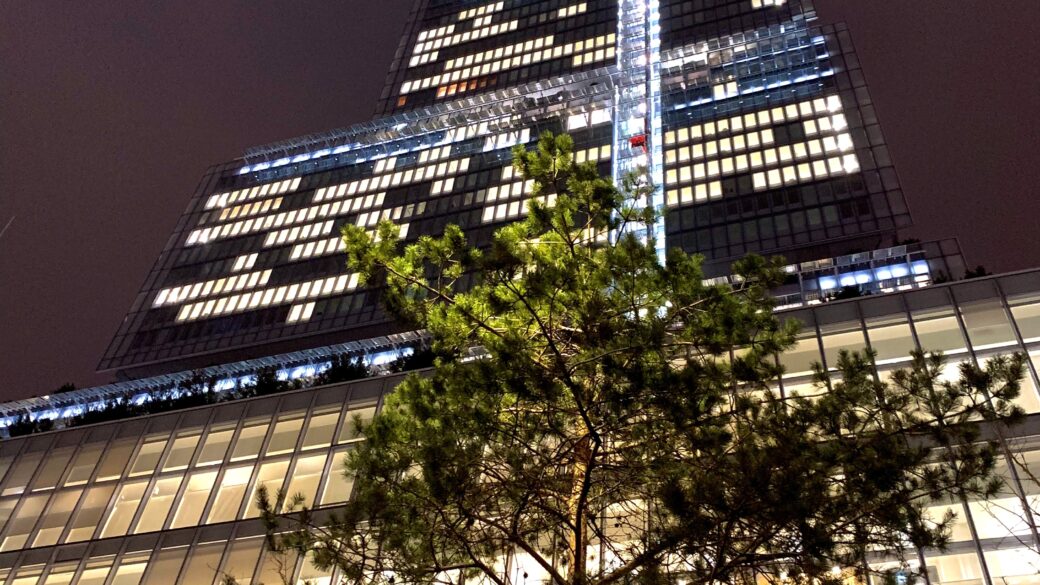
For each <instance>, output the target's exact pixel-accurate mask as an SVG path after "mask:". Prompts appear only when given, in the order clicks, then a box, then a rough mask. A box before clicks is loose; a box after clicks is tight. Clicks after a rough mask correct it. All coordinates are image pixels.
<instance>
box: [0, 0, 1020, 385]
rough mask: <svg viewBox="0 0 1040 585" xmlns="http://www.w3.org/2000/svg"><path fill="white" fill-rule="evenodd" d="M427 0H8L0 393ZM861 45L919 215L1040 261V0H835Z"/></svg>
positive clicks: (55, 355) (373, 77)
mask: <svg viewBox="0 0 1040 585" xmlns="http://www.w3.org/2000/svg"><path fill="white" fill-rule="evenodd" d="M410 4H411V1H410V0H378V2H362V1H360V0H347V1H340V2H315V1H311V0H296V1H294V2H286V3H281V2H278V3H276V2H264V1H260V2H257V1H256V0H249V1H246V0H236V1H227V2H212V1H208V2H202V1H200V0H178V1H177V2H62V3H55V2H40V1H35V0H11V1H6V2H2V3H0V229H3V226H4V225H6V224H7V222H8V220H10V219H11V217H12V216H13V217H14V221H13V223H11V225H10V227H9V228H8V229H7V231H6V233H4V234H3V235H2V236H0V400H10V399H16V398H22V397H26V396H32V395H39V394H46V393H48V392H50V391H52V390H54V389H55V388H57V387H58V386H59V385H61V384H62V383H64V382H74V383H75V384H76V385H77V386H79V387H85V386H91V385H95V384H101V383H105V382H108V381H110V378H109V377H108V376H101V375H97V374H95V373H94V368H95V366H96V365H97V362H98V360H99V358H100V357H101V354H102V353H103V351H104V349H105V347H106V346H107V344H108V341H109V340H110V338H111V336H112V335H113V333H114V332H115V330H116V328H117V326H118V324H119V322H120V319H122V318H123V315H124V314H125V312H126V310H127V309H128V308H129V306H130V303H131V301H132V300H133V298H134V296H135V295H136V293H137V291H138V288H139V287H140V285H141V283H142V282H143V280H144V277H145V275H146V274H147V272H148V270H149V269H150V268H151V266H152V263H153V262H154V261H155V259H156V257H157V256H158V254H159V252H160V250H161V249H162V248H163V246H164V244H165V242H166V238H167V237H168V236H169V234H170V232H171V231H172V229H173V227H174V224H175V223H176V221H177V219H178V217H179V216H180V214H181V212H183V210H184V208H185V206H186V205H187V202H188V200H189V198H190V196H191V194H192V193H193V192H194V189H195V186H196V184H197V182H198V180H199V178H200V177H201V176H202V175H203V173H204V171H205V170H206V168H207V167H208V166H210V165H212V164H214V163H218V162H222V161H226V160H230V159H233V158H235V157H237V156H239V155H241V154H242V152H243V150H245V149H246V148H248V147H250V146H254V145H259V144H264V143H268V142H273V141H277V140H281V139H285V138H291V137H293V136H298V135H302V134H308V133H311V132H318V131H322V130H327V129H330V128H335V127H340V126H345V125H348V124H351V123H354V122H360V121H364V120H367V119H368V118H369V117H370V116H371V114H372V112H373V110H374V107H375V101H376V98H377V97H378V94H379V92H380V90H381V89H382V86H383V81H384V75H385V72H386V69H387V68H388V66H389V64H390V60H391V58H392V56H393V52H394V50H395V49H396V47H397V42H398V37H399V34H400V32H401V30H402V28H403V24H404V19H405V17H406V16H407V13H408V9H409V7H410ZM817 9H818V11H819V13H820V16H821V18H820V22H823V23H831V22H838V21H845V22H847V23H848V24H849V27H850V29H851V32H852V35H853V38H854V40H855V41H856V45H857V49H858V52H859V56H860V59H861V61H862V64H863V69H864V71H865V73H866V76H867V80H868V83H869V84H870V91H871V94H872V96H873V98H874V101H875V104H876V105H877V109H878V112H879V115H880V118H881V123H882V128H883V130H884V132H885V135H886V138H887V140H888V143H889V146H890V149H891V151H892V155H893V158H894V160H895V164H896V168H897V170H898V172H899V175H900V179H901V181H902V185H903V189H904V191H905V192H906V195H907V199H908V200H909V203H910V208H911V212H912V213H913V216H914V220H915V223H916V226H915V228H914V229H913V230H910V231H909V232H907V233H906V236H913V237H918V238H921V239H935V238H942V237H950V236H954V237H957V238H959V239H960V242H961V245H962V247H963V248H964V250H965V254H966V256H967V260H968V262H969V263H971V264H973V265H974V264H984V265H985V266H986V267H987V268H988V269H989V270H990V271H992V272H997V271H1010V270H1018V269H1023V268H1029V267H1034V266H1040V236H1038V235H1037V233H1036V225H1037V222H1038V220H1040V190H1038V189H1037V185H1040V164H1038V163H1040V161H1038V159H1037V149H1038V147H1040V123H1038V116H1040V114H1038V112H1040V58H1038V55H1040V31H1038V29H1037V27H1038V25H1037V23H1038V22H1040V2H1037V0H1004V1H1000V2H993V1H987V2H982V1H971V2H969V1H964V0H954V1H951V0H927V1H925V0H913V1H905V0H898V1H897V0H889V1H884V2H882V1H864V0H817Z"/></svg>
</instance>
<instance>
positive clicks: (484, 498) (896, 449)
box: [260, 133, 1018, 585]
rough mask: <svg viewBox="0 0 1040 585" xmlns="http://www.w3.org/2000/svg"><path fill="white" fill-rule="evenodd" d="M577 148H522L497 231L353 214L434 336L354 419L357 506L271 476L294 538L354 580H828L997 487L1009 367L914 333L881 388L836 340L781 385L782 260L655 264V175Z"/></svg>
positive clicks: (374, 279)
mask: <svg viewBox="0 0 1040 585" xmlns="http://www.w3.org/2000/svg"><path fill="white" fill-rule="evenodd" d="M571 152H572V141H571V139H570V138H569V137H568V136H565V135H560V136H553V135H551V134H548V133H547V134H544V135H542V136H541V137H540V139H539V141H538V144H537V148H536V149H534V150H533V151H527V150H525V149H524V148H522V147H517V148H515V149H514V152H513V156H514V165H515V167H516V169H517V171H518V172H519V174H521V175H522V176H523V177H524V178H525V179H527V180H530V181H533V186H534V189H533V200H532V201H531V203H530V204H529V213H528V216H527V217H526V218H525V219H524V220H523V221H519V222H517V223H514V224H511V225H508V226H506V227H503V228H501V229H499V230H498V231H497V232H496V234H495V237H494V240H493V242H492V243H491V244H490V246H487V247H485V248H477V247H474V246H472V245H470V244H469V243H468V242H467V240H466V238H465V236H464V234H463V232H462V231H461V230H460V229H459V228H458V227H455V226H449V227H448V228H447V229H446V230H445V232H444V234H443V236H441V237H422V238H420V239H419V241H418V242H417V243H414V244H412V245H409V246H407V247H403V249H402V246H401V245H400V243H399V242H398V241H397V240H396V228H395V227H394V226H393V225H392V224H390V223H384V224H382V225H380V226H379V228H378V237H374V238H373V237H370V236H369V235H368V234H366V233H365V232H364V230H362V229H360V228H357V227H353V226H351V227H347V228H345V230H344V242H345V248H346V251H347V255H348V258H349V259H348V265H349V266H350V268H351V269H352V270H355V271H357V272H360V273H361V274H362V275H363V276H364V277H365V278H366V279H367V282H369V283H370V284H373V285H379V286H381V287H383V290H384V291H385V293H384V295H385V301H386V304H387V306H388V307H389V308H390V310H391V311H392V312H393V313H394V314H396V315H397V316H398V317H399V318H401V319H403V320H404V321H406V322H407V323H408V324H410V325H412V326H414V327H416V328H422V329H425V330H426V331H427V332H428V333H429V335H430V336H431V337H432V350H433V351H434V353H435V354H436V355H437V356H438V357H437V360H436V366H435V368H434V369H433V371H432V373H428V374H426V375H415V374H413V375H410V376H408V377H406V378H405V380H404V381H403V382H402V383H401V384H400V385H399V386H398V387H397V388H396V390H395V391H394V392H393V394H392V395H391V396H389V398H388V399H387V400H386V403H385V406H384V408H383V410H382V412H381V413H380V414H379V415H378V416H377V417H376V418H375V419H374V420H373V421H372V422H371V424H369V425H368V426H367V427H366V428H364V429H363V432H364V436H365V438H366V440H365V441H364V442H363V443H362V444H360V445H359V446H358V447H357V448H356V449H355V450H353V451H352V453H351V456H350V458H349V461H348V465H347V467H348V469H346V470H344V472H346V473H349V474H351V475H354V476H356V477H357V481H356V483H355V491H354V498H353V500H352V502H351V503H350V504H349V505H347V506H346V507H345V508H344V509H343V510H342V511H340V512H337V513H336V514H333V515H331V516H329V515H328V514H326V513H323V512H320V511H318V512H316V511H314V510H311V509H308V508H306V507H305V506H303V504H304V502H302V501H301V500H299V499H298V498H295V499H293V498H291V496H292V495H291V494H278V495H277V498H269V497H268V494H266V493H262V494H261V498H260V500H261V501H260V504H261V507H262V508H263V509H264V510H265V512H264V518H265V521H266V522H267V523H268V528H269V536H270V539H269V540H270V544H271V546H272V547H273V548H274V549H275V550H277V551H279V554H288V552H289V551H291V552H293V553H294V554H308V555H310V558H311V559H312V560H313V562H315V563H316V564H317V565H318V566H324V567H332V566H338V567H340V569H341V571H342V573H343V574H344V575H345V576H346V577H347V578H348V580H350V581H352V582H359V583H362V582H394V583H431V582H450V583H461V582H462V581H464V580H465V581H466V582H469V583H475V582H476V583H495V584H498V585H504V584H507V583H536V582H549V583H554V584H560V585H563V584H567V585H584V584H604V585H605V584H608V583H615V582H618V583H636V582H638V583H675V582H680V581H681V582H685V583H696V584H704V585H708V584H711V583H727V582H728V583H749V584H750V583H753V582H755V580H756V575H760V574H762V573H765V574H767V575H771V576H772V577H771V578H773V579H776V580H780V579H781V577H783V578H785V579H788V580H794V581H800V582H804V583H809V582H821V581H826V580H828V579H831V580H836V579H838V578H840V577H841V576H847V575H848V574H851V573H855V572H859V571H861V570H862V569H863V568H864V566H865V565H864V559H865V556H866V552H867V551H868V550H876V549H878V548H886V549H890V550H893V551H895V552H896V553H897V554H898V553H899V552H900V551H913V548H914V547H925V546H939V545H942V544H944V543H945V542H946V539H947V532H948V524H949V522H950V520H951V519H950V518H945V519H938V522H933V521H930V520H929V519H928V518H926V516H925V514H924V507H925V506H926V505H927V504H929V503H930V502H933V501H935V500H937V499H940V498H944V497H949V496H951V495H953V496H955V497H967V496H968V495H982V496H984V495H986V494H988V493H992V492H993V491H994V490H995V489H996V487H997V486H996V484H995V482H994V480H993V478H992V469H993V465H994V454H995V451H994V447H993V446H992V445H990V444H988V443H985V442H980V441H978V439H979V436H980V434H979V433H980V429H979V427H978V426H977V424H976V423H975V422H974V421H975V420H976V419H986V420H991V419H994V418H1004V417H1007V416H1010V415H1013V414H1015V409H1014V408H1013V407H1012V406H1011V405H1010V403H1009V401H1010V400H1011V399H1013V398H1014V396H1015V395H1016V394H1017V391H1018V386H1017V379H1015V378H1014V375H1012V374H1008V375H1007V376H1003V377H1001V376H999V375H998V376H995V377H994V379H993V380H990V381H989V382H987V385H986V388H985V389H980V388H977V387H975V386H972V385H968V384H951V383H944V382H942V381H941V380H940V379H939V377H938V376H939V372H941V367H940V366H941V362H942V358H941V356H926V355H924V354H919V355H916V356H915V358H914V360H913V367H912V369H911V370H910V371H908V372H903V373H900V374H897V375H896V376H895V377H894V378H893V382H892V383H890V384H884V383H881V382H879V381H878V379H877V377H876V376H875V373H874V368H873V365H872V364H873V361H872V356H871V354H870V353H869V352H866V353H843V354H842V355H841V359H840V361H839V363H838V364H837V371H834V372H825V371H822V370H819V371H818V372H817V380H818V383H819V384H821V385H823V386H825V387H826V388H827V390H828V391H827V392H826V393H824V394H823V395H822V397H814V398H812V399H810V398H802V397H797V396H781V395H780V394H779V393H778V392H777V391H775V390H774V388H775V387H776V380H777V378H778V376H779V375H780V374H781V371H780V367H779V366H778V361H777V360H776V356H777V354H779V353H781V352H783V351H784V350H785V349H787V348H789V347H791V345H792V343H793V340H794V336H795V334H796V325H795V324H792V323H786V324H782V323H781V322H780V321H779V320H778V319H777V318H776V317H775V316H774V313H773V307H774V303H773V301H772V299H771V297H770V294H769V288H770V286H773V285H774V284H776V283H777V282H779V278H780V276H781V275H780V271H779V266H780V263H779V261H767V260H765V259H762V258H759V257H754V256H752V257H749V258H747V259H744V260H742V261H740V262H737V263H736V264H735V265H734V267H733V272H734V274H735V275H737V277H738V278H736V279H735V281H736V282H737V283H738V284H736V285H733V286H729V285H717V284H709V283H706V282H705V279H704V278H703V274H702V272H701V269H700V259H699V258H698V257H696V256H691V255H687V254H685V253H682V252H681V251H678V250H671V251H670V252H669V253H668V255H667V260H666V261H665V262H664V263H661V262H660V261H659V260H658V258H657V255H656V252H655V248H654V245H653V244H654V243H653V242H652V241H646V238H645V234H646V233H648V232H647V230H646V229H645V228H646V227H647V223H649V222H652V221H653V220H654V218H655V216H654V212H653V211H648V210H646V209H645V207H646V206H640V205H636V204H635V203H638V202H640V201H645V198H646V197H647V196H648V195H649V194H650V191H651V189H652V186H650V185H648V184H647V183H646V181H645V180H644V179H641V178H640V177H639V176H637V175H633V176H629V177H626V178H625V180H624V181H623V182H622V183H623V184H622V185H620V186H615V185H614V184H612V182H611V181H609V180H607V179H604V178H602V177H600V176H599V175H598V174H597V172H596V169H595V166H594V165H592V164H590V163H589V164H584V165H576V164H575V163H573V161H572V157H571ZM611 234H620V235H619V236H616V237H611ZM474 355H476V356H477V357H476V359H474V358H473V357H472V356H474ZM982 390H985V391H982ZM936 448H937V449H938V450H936ZM287 498H288V499H290V502H289V503H288V507H289V508H291V509H293V510H294V512H292V513H291V514H288V515H278V514H276V513H275V512H276V511H277V510H281V509H284V508H285V507H286V503H285V500H286V499H287ZM272 500H274V501H272ZM834 567H838V572H837V573H835V571H834Z"/></svg>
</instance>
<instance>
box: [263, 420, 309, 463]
mask: <svg viewBox="0 0 1040 585" xmlns="http://www.w3.org/2000/svg"><path fill="white" fill-rule="evenodd" d="M301 428H303V418H302V417H299V416H297V417H295V418H292V419H288V420H286V419H282V420H279V421H278V422H277V423H276V424H275V426H274V432H273V433H272V434H271V441H270V442H269V443H268V444H267V452H266V453H265V455H281V454H284V453H291V452H293V451H294V450H295V449H296V439H297V438H298V437H299V436H300V429H301Z"/></svg>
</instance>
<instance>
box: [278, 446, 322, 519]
mask: <svg viewBox="0 0 1040 585" xmlns="http://www.w3.org/2000/svg"><path fill="white" fill-rule="evenodd" d="M326 457H327V455H325V454H324V453H322V454H319V455H309V456H306V457H299V458H297V459H296V468H295V469H294V470H293V473H292V476H291V477H290V478H289V486H288V488H286V494H287V495H288V497H287V498H286V501H285V502H284V503H283V505H282V510H283V511H287V510H288V509H289V507H290V504H291V503H292V499H293V498H294V497H295V496H297V495H301V496H303V499H304V502H305V503H306V504H307V505H314V494H315V492H317V490H318V481H319V480H320V479H321V473H322V471H323V470H324V469H325V459H326Z"/></svg>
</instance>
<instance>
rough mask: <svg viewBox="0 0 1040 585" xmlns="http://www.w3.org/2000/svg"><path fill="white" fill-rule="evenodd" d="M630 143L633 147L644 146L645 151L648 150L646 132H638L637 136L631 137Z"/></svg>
mask: <svg viewBox="0 0 1040 585" xmlns="http://www.w3.org/2000/svg"><path fill="white" fill-rule="evenodd" d="M628 143H629V144H630V145H631V146H632V148H642V149H643V152H646V134H637V135H636V136H633V137H632V138H629V139H628Z"/></svg>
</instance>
